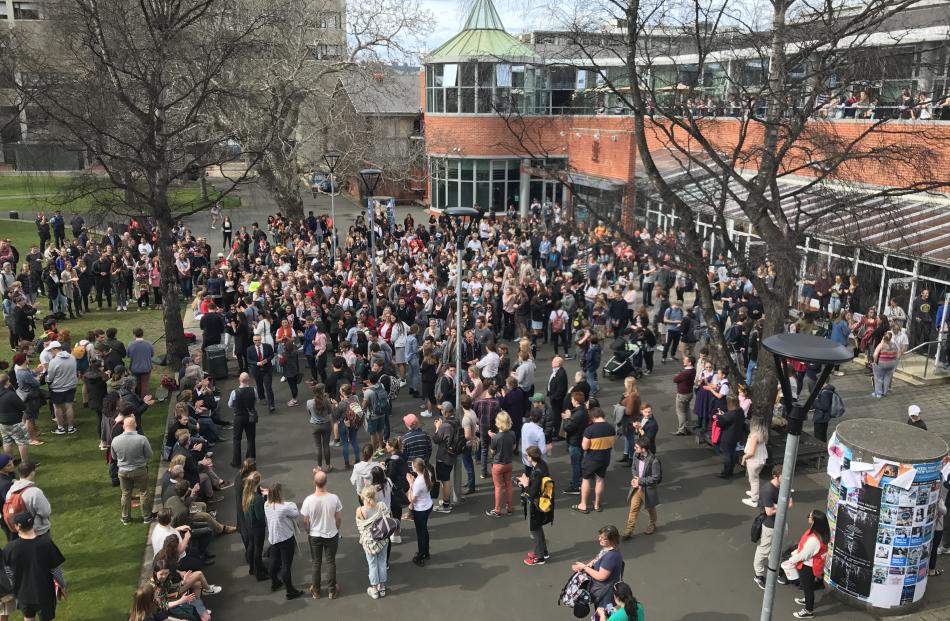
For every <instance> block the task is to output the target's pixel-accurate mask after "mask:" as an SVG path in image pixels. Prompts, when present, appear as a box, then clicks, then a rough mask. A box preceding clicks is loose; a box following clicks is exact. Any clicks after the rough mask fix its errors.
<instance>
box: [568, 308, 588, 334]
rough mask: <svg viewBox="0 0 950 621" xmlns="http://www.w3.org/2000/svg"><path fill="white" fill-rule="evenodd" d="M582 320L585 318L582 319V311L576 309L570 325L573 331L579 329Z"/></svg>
mask: <svg viewBox="0 0 950 621" xmlns="http://www.w3.org/2000/svg"><path fill="white" fill-rule="evenodd" d="M584 319H585V317H584V311H582V310H580V309H578V310H577V311H576V312H575V313H574V320H573V321H572V322H571V325H572V326H574V329H575V330H578V329H580V327H581V322H582V321H584Z"/></svg>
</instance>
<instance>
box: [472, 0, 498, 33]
mask: <svg viewBox="0 0 950 621" xmlns="http://www.w3.org/2000/svg"><path fill="white" fill-rule="evenodd" d="M504 29H505V26H504V25H503V24H502V23H501V17H500V16H499V15H498V11H497V10H496V9H495V5H494V4H493V3H492V0H475V4H473V5H472V12H471V13H469V14H468V19H467V20H465V27H464V28H463V30H504Z"/></svg>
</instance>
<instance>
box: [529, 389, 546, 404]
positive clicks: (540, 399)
mask: <svg viewBox="0 0 950 621" xmlns="http://www.w3.org/2000/svg"><path fill="white" fill-rule="evenodd" d="M531 402H532V403H544V395H542V394H541V393H540V392H536V393H534V394H533V395H531Z"/></svg>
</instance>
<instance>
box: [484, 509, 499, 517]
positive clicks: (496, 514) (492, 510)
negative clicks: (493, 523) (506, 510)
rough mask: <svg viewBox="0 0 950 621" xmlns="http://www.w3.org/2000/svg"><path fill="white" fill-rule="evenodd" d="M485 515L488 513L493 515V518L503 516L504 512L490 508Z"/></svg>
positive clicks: (490, 515) (489, 515)
mask: <svg viewBox="0 0 950 621" xmlns="http://www.w3.org/2000/svg"><path fill="white" fill-rule="evenodd" d="M485 515H487V516H488V517H493V518H500V517H502V514H501V513H498V512H497V511H495V510H494V509H489V510H488V511H486V512H485Z"/></svg>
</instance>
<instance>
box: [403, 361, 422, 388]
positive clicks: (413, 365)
mask: <svg viewBox="0 0 950 621" xmlns="http://www.w3.org/2000/svg"><path fill="white" fill-rule="evenodd" d="M416 360H417V359H414V361H413V362H410V363H409V364H408V365H407V367H408V370H407V372H406V383H407V384H409V389H410V390H414V391H415V392H419V388H420V385H421V382H422V378H421V375H420V370H419V363H418V362H417V361H416Z"/></svg>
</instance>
